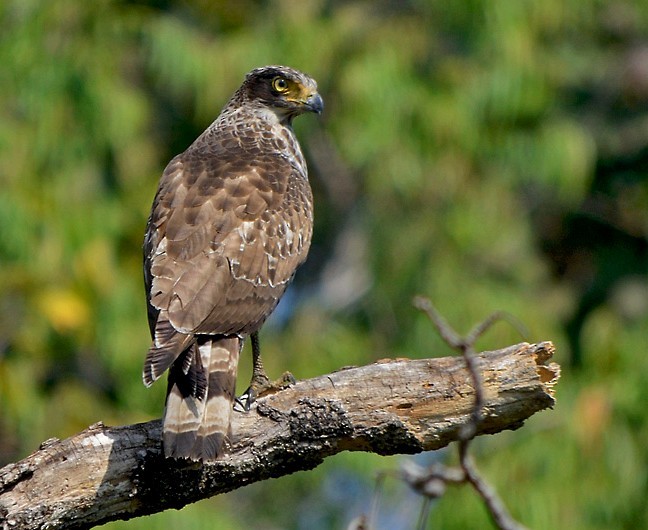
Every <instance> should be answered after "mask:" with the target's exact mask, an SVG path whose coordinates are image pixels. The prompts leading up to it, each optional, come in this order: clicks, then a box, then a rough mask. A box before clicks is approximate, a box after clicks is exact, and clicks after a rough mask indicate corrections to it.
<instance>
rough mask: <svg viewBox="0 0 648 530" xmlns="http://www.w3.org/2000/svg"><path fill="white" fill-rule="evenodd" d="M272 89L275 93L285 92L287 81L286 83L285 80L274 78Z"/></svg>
mask: <svg viewBox="0 0 648 530" xmlns="http://www.w3.org/2000/svg"><path fill="white" fill-rule="evenodd" d="M272 88H273V90H275V91H276V92H285V91H286V90H288V81H286V79H285V78H283V77H279V76H278V77H275V78H274V79H273V80H272Z"/></svg>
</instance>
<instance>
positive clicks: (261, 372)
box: [237, 331, 296, 411]
mask: <svg viewBox="0 0 648 530" xmlns="http://www.w3.org/2000/svg"><path fill="white" fill-rule="evenodd" d="M250 340H251V342H252V379H251V380H250V386H249V387H248V389H247V390H246V391H245V392H244V393H243V395H242V396H241V397H240V398H239V399H238V400H237V401H238V402H239V404H240V405H242V406H243V408H244V409H245V410H246V411H249V410H250V406H251V405H252V403H254V402H255V401H256V399H257V398H259V397H261V396H263V395H265V394H271V393H273V392H278V391H279V390H283V389H284V388H287V387H289V386H290V385H294V384H295V382H296V380H295V377H294V376H293V375H292V374H291V373H290V372H284V374H283V375H282V376H281V377H280V378H279V379H277V380H276V381H270V379H269V378H268V376H267V375H266V371H265V368H264V367H263V361H261V345H260V343H259V332H258V331H255V332H254V333H252V334H251V335H250Z"/></svg>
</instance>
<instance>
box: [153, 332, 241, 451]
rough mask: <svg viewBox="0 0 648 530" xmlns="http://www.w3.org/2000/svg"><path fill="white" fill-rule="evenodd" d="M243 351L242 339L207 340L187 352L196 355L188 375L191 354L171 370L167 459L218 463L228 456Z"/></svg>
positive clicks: (165, 440) (166, 423) (166, 418)
mask: <svg viewBox="0 0 648 530" xmlns="http://www.w3.org/2000/svg"><path fill="white" fill-rule="evenodd" d="M240 349H241V339H240V338H239V337H236V336H227V337H206V338H205V339H204V340H200V339H199V342H198V344H197V345H192V348H190V351H188V352H187V353H186V354H187V355H192V356H193V361H192V364H191V368H190V369H189V372H188V373H187V374H185V373H184V370H183V364H185V363H184V362H183V361H184V359H183V356H184V355H185V354H183V355H181V356H180V357H179V358H178V359H177V361H176V362H175V363H174V364H173V365H172V366H171V370H170V373H169V389H168V392H167V403H166V409H165V412H164V434H163V445H164V453H165V455H166V456H167V457H174V458H190V459H192V460H203V461H213V460H215V459H216V458H218V457H219V456H220V455H221V454H222V453H223V450H224V447H225V444H226V443H227V440H228V437H229V434H230V418H231V414H232V408H233V404H234V392H235V387H236V369H237V366H238V359H239V352H240ZM191 350H193V351H191ZM192 376H193V377H192ZM200 376H202V377H200ZM189 379H191V380H193V381H198V384H193V383H190V381H189ZM201 383H202V384H201ZM205 384H206V392H205ZM201 387H202V388H201Z"/></svg>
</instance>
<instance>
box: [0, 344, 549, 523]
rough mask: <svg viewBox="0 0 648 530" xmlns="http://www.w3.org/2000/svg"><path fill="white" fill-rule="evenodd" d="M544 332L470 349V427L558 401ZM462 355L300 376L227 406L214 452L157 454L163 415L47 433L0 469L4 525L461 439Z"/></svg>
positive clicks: (141, 506) (59, 519)
mask: <svg viewBox="0 0 648 530" xmlns="http://www.w3.org/2000/svg"><path fill="white" fill-rule="evenodd" d="M553 352H554V348H553V345H552V344H551V343H550V342H543V343H539V344H531V345H529V344H526V343H522V344H518V345H515V346H510V347H508V348H504V349H502V350H497V351H492V352H484V353H481V354H478V355H477V356H475V361H476V362H478V363H479V365H480V367H481V369H480V371H481V378H482V381H483V389H484V409H483V414H484V415H483V419H482V421H481V422H480V425H479V429H478V431H477V434H487V433H495V432H498V431H501V430H504V429H515V428H518V427H520V426H521V425H522V423H523V421H524V420H525V419H526V418H528V417H529V416H531V415H533V414H534V413H535V412H538V411H540V410H543V409H546V408H548V407H551V406H552V405H553V403H554V398H553V385H554V384H555V382H556V381H557V379H558V377H559V371H560V369H559V367H558V365H557V364H555V363H552V362H550V359H551V356H552V355H553ZM474 401H475V397H474V390H473V387H472V383H471V377H470V374H469V373H468V371H467V370H466V366H465V362H464V359H463V358H461V357H445V358H439V359H423V360H407V359H398V360H388V361H380V362H377V363H374V364H371V365H368V366H363V367H358V368H346V369H343V370H340V371H338V372H334V373H332V374H329V375H324V376H321V377H317V378H314V379H308V380H304V381H299V382H298V383H297V384H295V385H294V386H292V387H290V388H288V389H285V390H282V391H281V392H278V393H276V394H273V395H270V396H265V397H263V398H260V399H259V400H258V401H257V402H256V404H255V405H254V406H253V407H252V410H251V411H250V412H249V413H247V414H244V413H238V414H234V419H233V425H232V428H233V433H234V434H233V438H234V441H233V444H232V447H231V450H230V453H229V454H228V455H226V456H225V457H224V458H223V460H222V461H219V462H216V463H215V464H212V465H205V466H203V465H200V464H195V463H187V462H183V461H175V460H165V459H164V458H163V456H162V453H161V446H160V438H161V424H160V421H159V420H157V421H151V422H148V423H141V424H136V425H127V426H123V427H106V426H104V425H103V424H102V423H97V424H95V425H92V426H90V427H89V428H88V429H86V430H85V431H83V432H81V433H79V434H77V435H75V436H73V437H71V438H68V439H66V440H62V441H61V440H57V439H53V440H48V441H47V442H44V443H43V444H42V445H41V447H40V449H39V450H38V451H36V452H35V453H33V454H32V455H30V456H28V457H27V458H25V459H24V460H22V461H20V462H18V463H15V464H9V465H8V466H6V467H4V468H3V469H0V527H2V529H3V530H4V529H29V530H31V529H41V528H48V529H60V528H66V529H70V528H90V527H92V526H95V525H98V524H103V523H106V522H108V521H112V520H115V519H130V518H132V517H137V516H141V515H146V514H150V513H155V512H159V511H162V510H166V509H169V508H181V507H183V506H185V505H186V504H189V503H192V502H195V501H198V500H200V499H204V498H207V497H211V496H213V495H216V494H218V493H224V492H227V491H231V490H233V489H235V488H238V487H241V486H244V485H246V484H250V483H252V482H256V481H260V480H264V479H267V478H270V477H279V476H282V475H287V474H289V473H293V472H295V471H299V470H307V469H312V468H314V467H316V466H317V465H319V464H320V463H321V462H322V461H323V460H324V458H326V457H327V456H330V455H333V454H336V453H339V452H341V451H344V450H349V451H370V452H375V453H378V454H382V455H389V454H397V453H410V454H411V453H418V452H420V451H428V450H433V449H439V448H440V447H444V446H445V445H447V444H449V443H450V442H452V441H455V440H457V439H458V438H459V431H460V429H461V426H462V425H463V424H465V423H466V422H467V421H468V420H469V418H470V415H471V412H472V410H473V406H474Z"/></svg>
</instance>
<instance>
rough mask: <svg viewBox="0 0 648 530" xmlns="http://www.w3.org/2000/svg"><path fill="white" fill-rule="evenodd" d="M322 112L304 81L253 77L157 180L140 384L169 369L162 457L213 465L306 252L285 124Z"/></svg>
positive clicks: (309, 220)
mask: <svg viewBox="0 0 648 530" xmlns="http://www.w3.org/2000/svg"><path fill="white" fill-rule="evenodd" d="M321 110H322V99H321V98H320V96H319V94H318V93H317V85H316V83H315V81H314V80H313V79H311V78H310V77H308V76H307V75H305V74H303V73H301V72H298V71H296V70H293V69H291V68H287V67H284V66H269V67H264V68H258V69H256V70H253V71H252V72H250V73H249V74H248V75H247V76H246V78H245V80H244V82H243V84H242V85H241V87H240V88H239V89H238V90H237V91H236V93H235V94H234V95H233V96H232V98H231V99H230V101H229V103H228V104H227V105H226V106H225V107H224V108H223V110H222V112H221V114H220V116H219V117H218V118H217V119H216V121H215V122H214V123H212V124H211V125H210V126H209V127H208V128H207V130H206V131H205V132H204V133H203V134H201V135H200V137H199V138H198V139H197V140H196V141H195V142H194V143H193V144H192V145H191V146H190V147H189V148H188V149H187V150H186V151H185V152H184V153H182V154H180V155H178V156H176V157H175V158H174V159H173V160H171V162H169V165H168V166H167V167H166V169H165V171H164V174H163V175H162V178H161V180H160V184H159V188H158V191H157V194H156V196H155V200H154V202H153V207H152V209H151V215H150V217H149V220H148V224H147V228H146V237H145V240H144V265H145V266H144V277H145V283H146V293H147V300H148V314H149V325H150V328H151V334H152V336H153V344H152V345H151V348H150V349H149V351H148V354H147V356H146V361H145V364H144V373H143V378H144V383H145V384H146V385H147V386H148V385H151V384H152V383H153V382H154V381H155V380H156V379H158V378H159V377H160V376H161V375H162V373H163V372H164V371H165V370H167V369H168V370H169V384H168V391H167V402H166V408H165V413H164V435H163V445H164V452H165V455H166V456H167V457H176V458H190V459H193V460H204V461H211V460H214V459H216V458H217V457H218V456H219V455H221V454H222V453H223V451H224V449H225V445H224V444H226V441H227V438H228V435H229V428H230V415H231V412H232V406H233V400H234V392H235V384H236V369H237V365H238V357H239V353H240V350H241V348H242V346H243V341H244V339H245V337H247V336H248V335H250V334H252V333H256V332H257V331H258V330H259V328H260V327H261V325H262V324H263V322H264V321H265V319H266V318H267V317H268V316H269V315H270V313H271V312H272V311H273V309H274V308H275V306H276V305H277V303H278V302H279V299H280V298H281V296H282V295H283V293H284V291H285V290H286V287H287V286H288V284H289V283H290V281H291V279H292V277H293V275H294V274H295V270H296V269H297V267H298V266H299V265H300V264H301V263H302V262H303V261H304V260H305V258H306V254H307V252H308V248H309V246H310V241H311V235H312V227H313V209H312V195H311V190H310V186H309V184H308V175H307V170H306V163H305V161H304V157H303V155H302V153H301V149H300V148H299V144H298V143H297V139H296V137H295V135H294V133H293V131H292V128H291V122H292V119H293V118H294V117H295V116H297V115H299V114H301V113H303V112H317V113H319V112H321ZM256 366H257V363H256V362H255V367H256ZM259 366H260V363H259Z"/></svg>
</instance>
